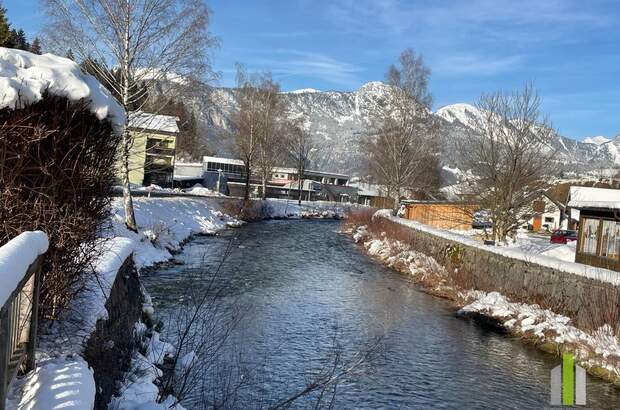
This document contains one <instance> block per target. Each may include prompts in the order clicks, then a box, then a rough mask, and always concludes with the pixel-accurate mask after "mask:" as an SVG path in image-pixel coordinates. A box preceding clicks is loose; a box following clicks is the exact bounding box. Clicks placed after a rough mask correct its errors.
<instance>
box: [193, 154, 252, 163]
mask: <svg viewBox="0 0 620 410" xmlns="http://www.w3.org/2000/svg"><path fill="white" fill-rule="evenodd" d="M202 160H203V161H204V162H205V163H206V162H215V163H218V164H231V165H243V161H241V160H240V159H233V158H223V157H210V156H208V155H205V156H204V157H202Z"/></svg>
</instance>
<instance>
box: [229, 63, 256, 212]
mask: <svg viewBox="0 0 620 410" xmlns="http://www.w3.org/2000/svg"><path fill="white" fill-rule="evenodd" d="M259 84H260V80H259V78H258V75H253V76H250V75H248V73H247V71H246V70H245V68H244V67H243V66H242V65H241V64H237V89H236V90H235V99H236V102H237V106H238V107H239V111H238V112H237V113H236V115H235V118H234V120H233V121H234V122H235V134H234V144H235V148H236V150H237V154H238V155H239V157H241V160H242V161H243V166H244V168H245V189H244V194H243V196H244V199H245V200H248V199H249V198H250V179H251V177H252V168H253V167H254V166H255V164H254V160H255V156H256V152H257V150H258V145H259V136H258V132H259V131H258V129H259V127H260V121H261V112H260V111H261V101H260V85H259Z"/></svg>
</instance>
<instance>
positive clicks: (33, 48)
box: [28, 37, 42, 54]
mask: <svg viewBox="0 0 620 410" xmlns="http://www.w3.org/2000/svg"><path fill="white" fill-rule="evenodd" d="M28 51H30V52H31V53H34V54H41V53H42V50H41V40H39V37H35V38H34V40H32V44H31V45H30V50H28Z"/></svg>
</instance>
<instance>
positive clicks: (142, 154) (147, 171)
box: [128, 112, 179, 188]
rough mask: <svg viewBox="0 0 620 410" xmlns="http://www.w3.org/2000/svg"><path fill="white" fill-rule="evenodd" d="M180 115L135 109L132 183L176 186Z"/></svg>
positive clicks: (131, 128) (131, 118)
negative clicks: (174, 184) (175, 166)
mask: <svg viewBox="0 0 620 410" xmlns="http://www.w3.org/2000/svg"><path fill="white" fill-rule="evenodd" d="M177 121H178V118H177V117H173V116H169V115H159V114H150V113H145V112H132V113H130V114H129V124H128V127H129V132H130V133H131V136H132V138H133V145H132V147H131V152H130V155H129V182H130V183H132V184H135V185H144V186H148V185H151V184H155V185H159V186H162V187H165V188H169V187H172V186H173V175H174V164H175V155H176V141H177V136H178V134H179V128H178V125H177Z"/></svg>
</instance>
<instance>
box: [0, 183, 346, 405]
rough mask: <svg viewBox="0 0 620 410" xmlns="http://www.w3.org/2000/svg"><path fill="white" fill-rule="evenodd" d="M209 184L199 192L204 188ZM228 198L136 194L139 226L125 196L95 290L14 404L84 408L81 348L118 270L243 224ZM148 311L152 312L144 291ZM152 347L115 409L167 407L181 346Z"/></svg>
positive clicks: (313, 213) (333, 210)
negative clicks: (165, 365) (165, 390)
mask: <svg viewBox="0 0 620 410" xmlns="http://www.w3.org/2000/svg"><path fill="white" fill-rule="evenodd" d="M204 193H205V192H200V193H198V192H196V194H199V195H201V194H204ZM222 203H223V202H222V200H221V199H219V198H216V197H211V198H207V197H196V198H191V197H187V196H185V197H180V196H179V197H165V198H155V197H153V198H148V197H139V198H134V209H135V215H136V220H137V224H138V228H139V229H138V231H139V232H138V233H135V232H133V231H130V230H128V229H127V228H126V227H125V224H124V222H123V221H124V211H123V206H122V198H116V199H114V201H113V204H112V215H111V218H110V224H109V226H108V228H107V230H106V232H105V233H104V234H103V235H102V239H101V244H100V245H99V249H100V251H101V254H100V256H99V257H98V259H97V262H96V264H95V270H96V271H97V274H98V275H97V278H96V280H95V279H93V283H91V284H90V285H89V286H88V289H89V290H88V291H86V292H84V293H83V294H82V295H81V296H80V297H79V298H77V299H76V300H74V301H73V303H72V308H71V309H68V310H67V311H66V313H65V316H64V317H62V319H61V320H60V322H61V323H62V325H58V326H56V327H55V330H53V331H50V332H48V333H47V334H45V335H43V336H42V338H41V339H42V340H41V342H40V346H39V350H38V352H37V360H38V362H37V363H38V367H37V369H36V370H35V371H33V372H31V373H29V374H28V375H27V376H26V377H24V378H23V379H21V380H17V381H16V382H15V383H13V385H12V386H11V389H10V394H9V400H8V401H7V408H8V409H50V408H63V409H64V408H66V409H85V408H92V403H93V402H94V379H93V374H92V371H91V370H90V369H89V368H88V365H87V364H86V362H85V361H84V360H83V359H82V357H81V354H82V350H83V346H84V345H85V343H86V341H87V340H88V337H89V336H90V334H91V333H92V331H93V330H94V328H95V324H96V322H97V320H98V319H105V318H107V315H108V312H107V310H106V308H105V302H106V301H107V299H108V297H109V294H110V291H111V288H112V284H113V283H114V281H115V279H116V274H117V272H118V270H119V268H120V267H121V265H122V264H123V262H124V261H125V259H126V258H127V257H128V256H129V255H131V254H133V259H134V263H135V265H136V267H137V268H138V269H139V270H140V269H144V268H147V267H151V266H154V265H155V264H157V263H160V262H164V261H167V260H169V259H171V258H172V252H174V251H176V250H179V249H180V247H181V246H182V244H183V242H184V241H186V240H187V239H189V238H190V237H191V236H192V235H195V234H215V233H217V232H218V231H221V230H224V229H227V228H229V227H238V226H240V225H242V224H243V222H242V221H239V220H237V219H235V218H233V217H231V216H228V215H226V214H225V213H224V209H223V207H222ZM265 204H266V207H267V210H268V212H267V213H268V215H267V216H269V217H274V218H304V217H313V218H334V217H338V218H340V217H344V212H345V209H346V206H342V205H341V204H334V203H329V202H304V203H302V206H301V207H300V206H298V204H297V202H293V201H286V200H267V201H266V202H265ZM0 262H2V261H1V258H0ZM145 299H146V303H145V306H144V312H145V313H146V314H153V310H152V306H151V305H150V304H149V303H148V301H149V297H148V295H145ZM145 329H146V328H145V325H144V324H142V323H137V324H136V328H135V334H136V335H137V336H140V335H143V334H144V332H145ZM146 344H147V351H146V355H142V354H140V353H138V352H135V354H134V357H133V359H132V362H131V371H130V372H128V376H127V379H126V380H125V381H124V382H123V396H122V397H121V398H119V399H116V400H114V402H113V403H112V408H114V409H137V408H140V409H142V410H144V409H168V408H176V409H177V410H180V409H181V408H182V407H181V406H180V405H176V406H172V404H173V403H174V402H175V399H174V398H173V397H169V398H167V399H166V401H165V402H164V403H160V404H157V403H155V399H156V398H157V395H158V392H159V390H158V387H157V386H156V385H155V384H154V383H153V382H154V381H155V379H156V378H157V377H158V376H159V374H160V373H159V369H158V368H157V367H156V365H157V364H160V363H161V362H162V360H163V358H164V357H165V356H166V355H170V354H172V353H173V352H174V347H173V346H171V345H170V344H168V343H166V342H165V341H163V340H160V338H159V334H158V333H157V332H152V334H151V336H150V338H149V339H148V340H147V342H146Z"/></svg>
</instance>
